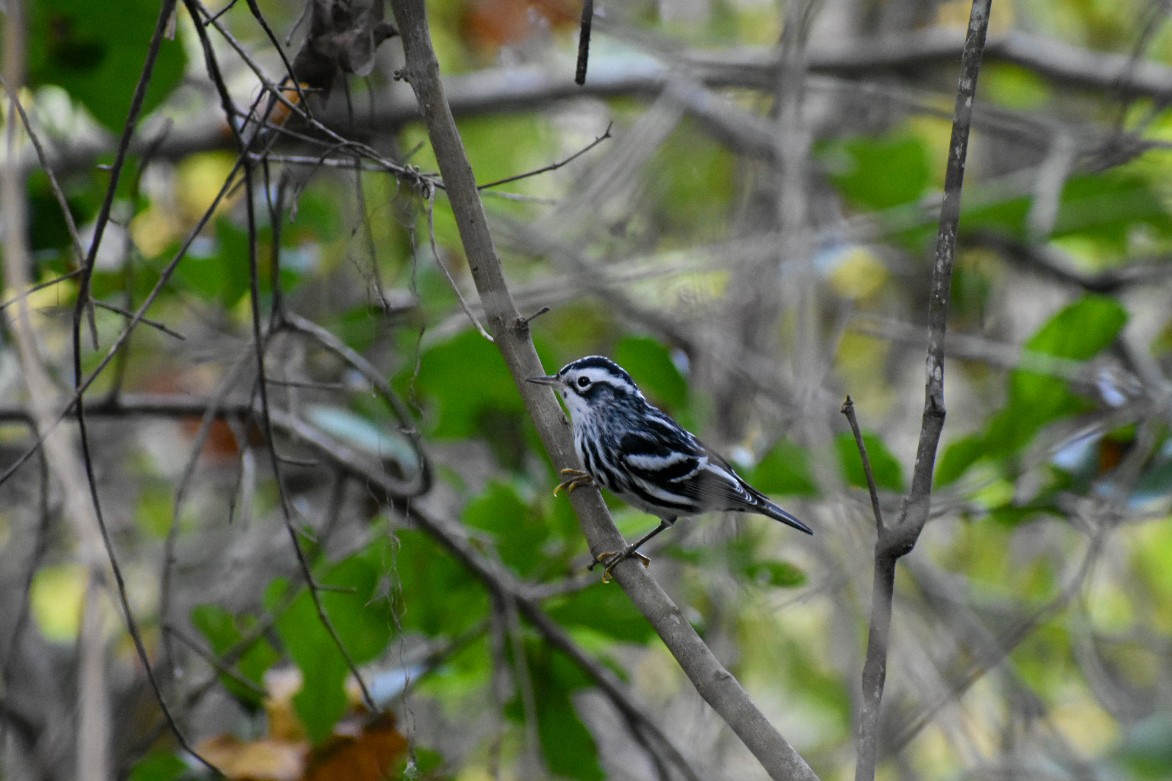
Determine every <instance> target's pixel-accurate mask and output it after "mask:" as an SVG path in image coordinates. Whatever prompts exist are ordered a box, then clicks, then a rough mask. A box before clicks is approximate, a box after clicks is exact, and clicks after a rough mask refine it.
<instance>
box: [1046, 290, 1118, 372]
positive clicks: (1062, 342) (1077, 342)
mask: <svg viewBox="0 0 1172 781" xmlns="http://www.w3.org/2000/svg"><path fill="white" fill-rule="evenodd" d="M1126 324H1127V310H1126V309H1124V308H1123V305H1122V304H1120V303H1119V302H1118V301H1116V300H1115V299H1113V298H1108V297H1106V296H1099V295H1085V296H1083V297H1082V298H1080V299H1079V300H1078V301H1075V302H1074V303H1072V304H1070V305H1069V306H1067V307H1065V308H1063V309H1062V310H1061V311H1059V312H1058V313H1057V314H1055V315H1054V316H1053V317H1051V318H1050V320H1049V321H1047V322H1046V324H1045V325H1043V326H1042V327H1041V328H1040V329H1039V330H1038V332H1037V333H1035V334H1034V335H1033V336H1032V337H1030V339H1029V341H1027V342H1026V343H1025V349H1026V350H1028V351H1030V352H1034V353H1042V354H1044V355H1053V356H1055V357H1057V358H1066V359H1069V360H1072V361H1085V360H1088V359H1090V358H1093V357H1094V356H1095V355H1097V354H1098V353H1099V352H1100V351H1102V350H1103V349H1105V348H1107V347H1108V346H1110V345H1111V343H1112V342H1114V341H1115V339H1116V337H1118V336H1119V332H1120V331H1122V330H1123V326H1124V325H1126Z"/></svg>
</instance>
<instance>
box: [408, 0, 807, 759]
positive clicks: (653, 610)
mask: <svg viewBox="0 0 1172 781" xmlns="http://www.w3.org/2000/svg"><path fill="white" fill-rule="evenodd" d="M391 6H392V8H393V9H394V12H395V19H396V21H397V22H398V24H399V31H400V34H401V35H402V36H403V47H404V50H405V52H406V60H407V64H406V67H405V68H404V71H403V73H404V76H405V77H406V79H407V81H408V82H409V83H410V84H411V87H412V89H413V90H414V91H415V95H416V97H417V98H418V101H419V105H420V107H421V110H422V113H423V118H424V122H425V124H426V125H427V130H428V135H429V137H430V139H431V145H432V148H433V149H434V150H435V155H436V160H437V161H438V163H439V167H440V172H441V173H442V175H443V180H444V184H445V186H446V191H447V195H448V198H449V200H450V202H451V204H452V211H453V213H454V215H455V218H456V223H457V225H458V227H459V230H460V237H461V240H462V241H463V244H464V250H465V252H466V253H467V255H468V266H469V268H470V269H471V271H472V277H473V280H474V282H475V283H476V288H477V290H478V292H479V293H480V297H481V301H482V302H483V305H484V311H485V314H486V317H487V320H488V327H489V330H490V331H491V332H492V335H493V338H494V340H495V343H496V345H497V347H498V349H500V351H501V355H502V356H503V358H504V360H505V363H506V364H507V365H508V367H509V370H510V372H512V375H513V379H514V381H515V382H516V383H517V387H518V389H519V392H520V393H521V397H522V399H523V400H524V402H525V405H526V407H527V409H528V410H529V413H530V415H531V416H532V418H533V421H534V423H535V424H536V426H537V431H538V435H539V436H540V437H541V441H542V443H543V444H544V446H545V447H546V449H547V450H548V451H549V454H550V456H551V457H552V459H553V462H554V465H555V466H556V467H558V468H561V467H576V466H578V462H577V457H576V456H575V454H574V451H573V447H572V444H571V441H570V436H569V428H568V426H567V424H566V420H565V417H564V416H563V415H562V412H561V409H560V407H558V405H557V403H556V401H555V400H554V397H553V394H552V393H550V392H549V391H548V390H542V389H540V388H537V387H535V386H532V385H527V383H526V382H525V379H526V378H527V377H532V376H535V375H537V374H543V373H544V371H543V369H542V366H541V363H540V361H539V360H538V358H537V352H536V350H535V349H534V347H533V342H532V339H531V338H530V335H529V330H528V324H527V321H525V320H523V319H522V317H521V315H520V313H519V312H518V311H517V307H516V305H515V304H514V303H513V298H512V295H511V294H510V292H509V288H508V285H507V283H506V281H505V277H504V273H503V270H502V268H501V263H500V260H499V258H498V256H497V254H496V248H495V246H494V245H493V241H492V237H491V236H490V234H489V231H488V223H487V220H486V218H485V214H484V206H483V204H482V203H481V202H480V197H479V194H478V193H477V190H476V179H475V177H474V175H473V172H472V167H471V165H470V164H469V163H468V158H467V156H466V155H465V153H464V146H463V142H462V141H461V139H460V135H459V132H458V131H457V129H456V123H455V120H454V119H453V118H452V113H451V109H450V107H449V106H448V103H447V99H446V97H445V95H444V90H443V86H442V85H441V83H440V80H439V65H438V63H437V61H436V57H435V52H434V50H433V49H432V46H431V37H430V33H429V30H428V25H427V15H426V10H425V8H424V3H423V1H422V0H393V2H392V3H391ZM570 498H571V501H572V503H573V505H574V509H575V511H576V512H577V514H578V518H579V521H580V522H581V524H582V527H583V530H584V531H585V533H586V537H587V539H588V540H589V543H590V546H591V550H592V551H595V552H597V551H601V550H607V549H610V550H617V549H618V546H619V545H621V544H622V537H621V536H620V535H619V533H618V531H617V530H616V529H615V527H614V524H613V522H612V521H611V519H610V515H609V514H608V513H607V511H606V507H605V505H603V503H602V498H601V496H600V495H599V494H598V492H596V491H575V492H574V494H573V495H572V496H571V497H570ZM615 575H616V579H617V580H618V582H619V583H620V584H621V585H622V587H623V588H624V590H626V592H627V594H628V595H629V596H630V598H631V600H632V601H633V602H634V603H635V605H636V606H637V607H638V608H639V610H640V612H642V613H643V615H644V616H645V617H646V618H647V620H648V621H649V622H650V623H651V624H652V626H653V627H654V628H655V630H656V632H657V633H658V634H659V636H660V638H662V640H663V642H664V644H665V645H666V646H667V647H668V649H669V650H670V651H671V653H672V655H673V656H675V658H676V660H677V661H678V662H679V664H680V666H681V668H682V669H683V670H684V672H685V673H686V674H687V675H688V677H689V679H690V680H691V681H692V683H693V685H694V686H695V687H696V690H697V691H698V692H699V693H700V695H701V696H702V697H704V699H705V700H707V702H708V703H709V704H710V705H711V706H712V707H713V709H714V710H715V711H716V712H717V713H718V714H719V715H720V716H721V718H723V719H724V721H725V722H726V723H727V724H728V725H729V726H730V727H731V728H732V729H733V731H734V732H735V733H736V734H737V735H738V737H740V738H741V740H742V741H744V743H745V745H746V746H747V747H748V748H749V750H750V751H751V752H752V753H753V755H754V756H755V757H756V758H757V759H758V761H759V762H761V764H762V766H763V767H764V768H765V769H766V771H767V772H768V773H769V775H770V776H771V777H773V778H776V779H782V778H785V779H814V778H816V776H815V775H814V772H813V771H812V770H811V769H810V767H809V766H808V765H807V764H806V762H805V760H803V759H802V757H801V755H799V754H798V753H797V751H795V750H794V749H793V747H792V746H790V745H789V743H788V742H786V740H785V739H784V738H783V737H782V736H781V734H780V733H778V732H777V730H776V729H775V728H774V727H773V725H771V724H770V723H769V722H768V720H767V719H766V718H765V716H764V715H763V714H762V713H761V711H760V710H758V708H757V707H756V705H754V704H753V702H752V701H751V700H750V699H749V697H748V695H747V694H746V693H745V691H744V689H742V688H741V685H740V683H738V682H737V680H736V679H735V678H734V677H733V676H732V674H731V673H729V672H728V670H726V669H725V668H724V666H723V665H721V664H720V662H719V661H718V660H717V659H716V657H715V655H713V653H712V651H711V650H710V649H709V648H708V647H707V646H706V645H705V644H704V643H703V641H702V640H701V639H700V637H699V635H697V634H696V631H695V630H694V629H693V628H692V626H691V624H689V623H688V621H687V619H686V618H685V617H684V616H683V614H682V613H681V612H680V609H679V608H678V607H676V605H675V604H674V603H673V602H672V601H671V600H670V599H669V598H668V596H667V594H665V593H664V592H663V590H662V589H661V588H660V587H659V585H658V584H657V583H656V582H655V581H654V580H653V579H652V578H651V576H650V575H649V574H648V573H646V572H644V571H643V569H642V567H639V566H638V565H637V564H633V563H629V562H623V563H621V564H620V565H619V566H618V568H617V569H616V570H615Z"/></svg>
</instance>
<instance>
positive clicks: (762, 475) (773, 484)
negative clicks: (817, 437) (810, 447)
mask: <svg viewBox="0 0 1172 781" xmlns="http://www.w3.org/2000/svg"><path fill="white" fill-rule="evenodd" d="M745 476H746V477H747V478H748V480H749V482H750V483H751V484H752V485H753V486H754V487H756V488H757V490H759V491H761V492H762V493H766V494H786V495H788V496H817V495H818V484H817V483H815V482H814V473H813V472H812V471H810V459H809V456H808V455H807V453H806V450H805V448H802V447H799V446H798V445H795V444H794V443H792V442H788V441H786V440H784V439H783V440H781V441H780V442H778V443H777V444H776V445H774V446H773V449H772V450H770V451H769V452H768V453H766V454H765V457H764V458H762V459H761V460H760V461H759V462H758V463H757V465H756V466H755V467H753V468H752V469H751V470H748V471H747V472H746V473H745Z"/></svg>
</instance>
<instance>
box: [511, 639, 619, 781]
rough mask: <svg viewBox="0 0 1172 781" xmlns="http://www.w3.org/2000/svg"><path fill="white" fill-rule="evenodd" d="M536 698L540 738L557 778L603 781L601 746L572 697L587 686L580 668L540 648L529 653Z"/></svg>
mask: <svg viewBox="0 0 1172 781" xmlns="http://www.w3.org/2000/svg"><path fill="white" fill-rule="evenodd" d="M528 656H529V671H530V674H531V675H532V676H533V687H534V689H535V690H536V691H538V692H540V696H538V697H536V698H535V700H536V702H535V704H536V706H537V714H536V716H537V735H538V737H539V739H540V741H541V751H542V753H543V754H544V755H545V762H546V764H547V765H548V766H549V770H550V772H551V773H552V774H553V775H554V776H558V777H562V778H573V779H578V781H602V779H603V778H605V776H604V775H603V772H602V767H601V765H599V763H598V746H597V745H596V744H595V742H594V738H593V736H591V734H590V731H589V730H588V729H586V725H585V724H583V723H582V719H580V718H579V717H578V713H577V711H576V710H575V709H574V703H573V700H572V699H571V697H570V695H571V694H572V693H573V692H574V691H576V690H577V689H580V688H582V687H584V686H585V685H586V684H587V681H586V680H585V678H584V676H583V674H582V672H581V670H580V669H578V667H577V666H576V665H575V664H574V663H573V662H571V661H570V660H569V659H567V658H566V657H565V656H564V655H563V654H561V653H554V652H550V651H549V649H548V648H547V647H544V646H543V647H540V648H538V649H537V650H536V651H531V652H529V653H528Z"/></svg>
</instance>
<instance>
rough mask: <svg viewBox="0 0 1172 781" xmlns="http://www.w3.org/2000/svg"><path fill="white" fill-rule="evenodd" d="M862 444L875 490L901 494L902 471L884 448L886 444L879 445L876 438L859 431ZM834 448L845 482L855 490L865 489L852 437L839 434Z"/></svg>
mask: <svg viewBox="0 0 1172 781" xmlns="http://www.w3.org/2000/svg"><path fill="white" fill-rule="evenodd" d="M863 444H864V445H866V447H867V457H868V459H869V460H870V461H871V473H872V475H874V477H875V485H876V487H878V488H879V489H880V490H887V491H894V492H899V491H902V490H903V468H902V467H901V466H900V465H899V461H898V460H896V458H895V456H893V455H892V454H891V451H890V450H888V449H887V445H885V444H883V440H881V439H880V438H879V435H878V434H873V433H870V432H863ZM834 445H835V449H836V450H837V451H838V461H839V464H840V465H841V466H842V474H843V476H844V477H845V478H846V480H847V482H848V483H849V484H850V485H852V486H854V487H855V488H866V487H867V475H866V473H865V472H864V471H863V461H862V458H861V456H860V455H859V448H858V445H857V444H855V438H854V436H853V435H851V434H849V433H844V434H839V435H838V437H836V438H835V441H834Z"/></svg>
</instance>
